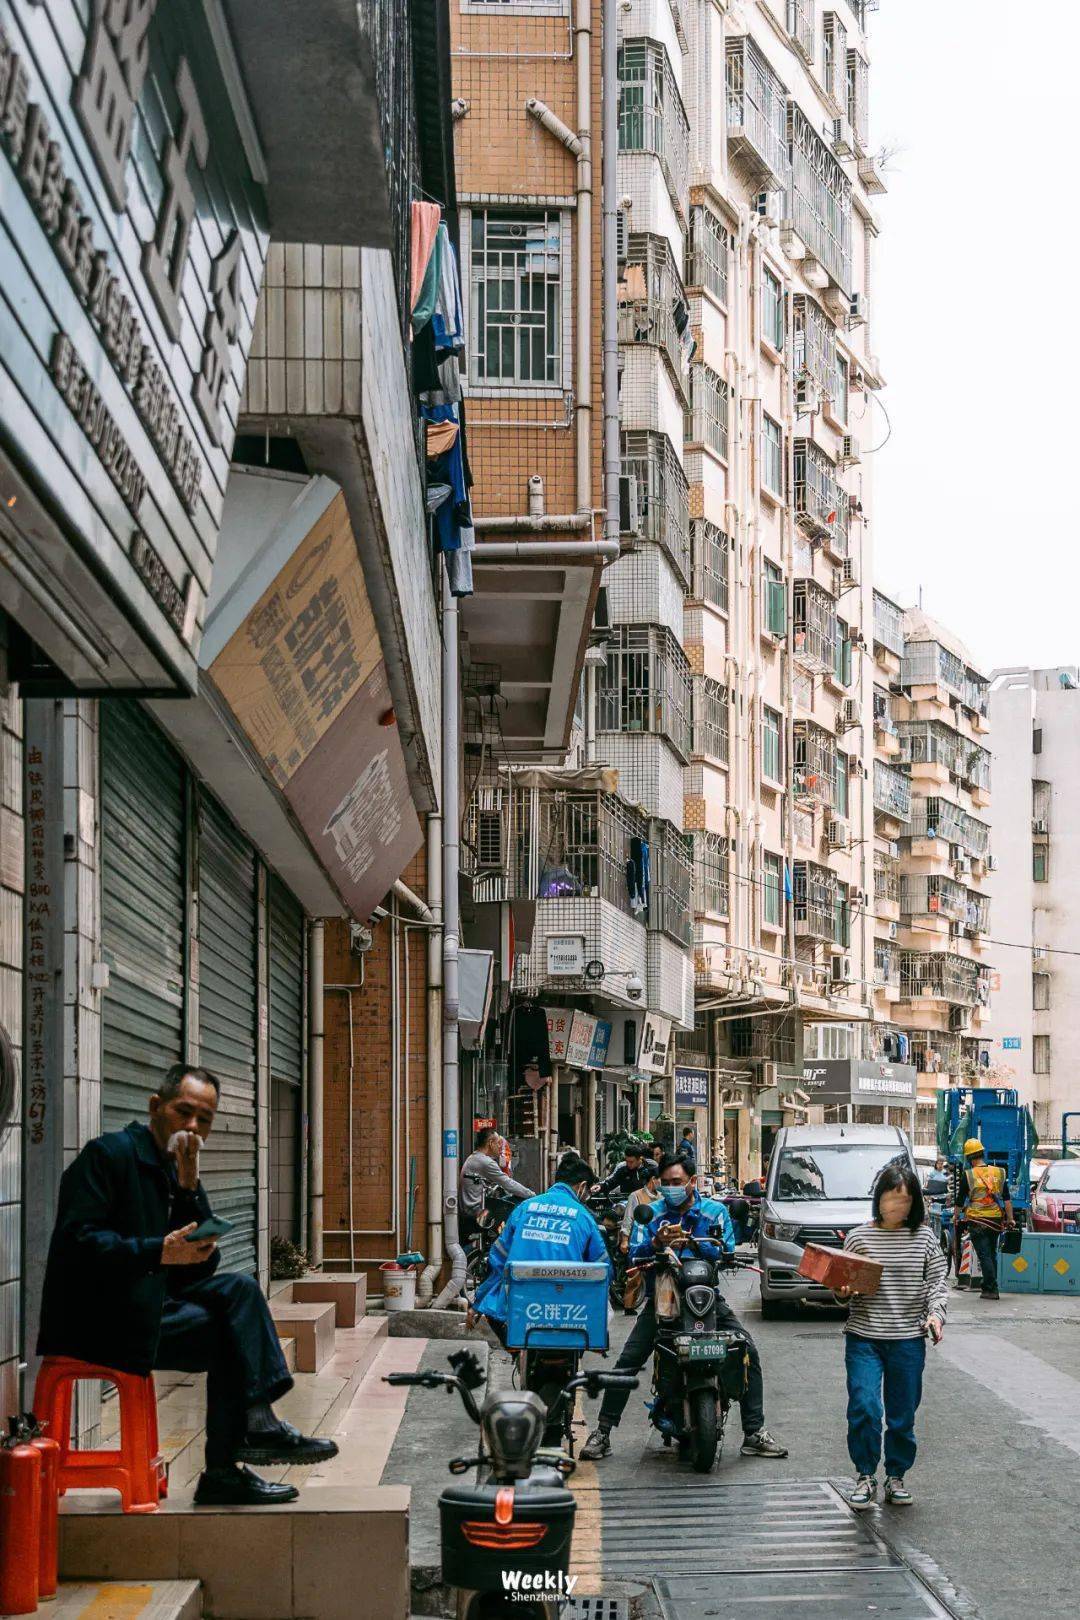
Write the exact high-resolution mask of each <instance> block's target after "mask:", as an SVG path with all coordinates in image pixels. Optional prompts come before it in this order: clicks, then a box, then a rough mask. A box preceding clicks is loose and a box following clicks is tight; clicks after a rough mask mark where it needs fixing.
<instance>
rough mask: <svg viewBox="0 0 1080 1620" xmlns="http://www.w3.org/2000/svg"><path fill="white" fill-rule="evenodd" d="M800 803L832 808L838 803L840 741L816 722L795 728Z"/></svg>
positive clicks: (799, 723)
mask: <svg viewBox="0 0 1080 1620" xmlns="http://www.w3.org/2000/svg"><path fill="white" fill-rule="evenodd" d="M794 748H795V757H794V788H795V797H796V799H799V800H803V801H809V802H810V803H813V804H820V805H824V806H826V807H828V808H831V807H832V806H833V804H834V803H835V799H836V769H837V765H836V737H835V736H834V734H833V733H832V732H831V731H826V730H825V728H824V726H819V725H818V724H817V722H816V721H814V720H796V721H795V726H794Z"/></svg>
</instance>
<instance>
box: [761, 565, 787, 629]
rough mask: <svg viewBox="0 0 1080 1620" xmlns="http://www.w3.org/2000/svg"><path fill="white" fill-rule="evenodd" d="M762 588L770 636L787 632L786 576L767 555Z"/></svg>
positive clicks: (764, 614)
mask: <svg viewBox="0 0 1080 1620" xmlns="http://www.w3.org/2000/svg"><path fill="white" fill-rule="evenodd" d="M762 589H763V591H764V593H765V601H764V612H763V615H762V617H763V620H764V624H765V629H766V630H767V631H768V633H769V635H770V636H782V635H785V634H786V633H787V591H786V589H785V587H784V576H783V574H782V573H781V571H780V569H779V568H778V567H777V566H776V564H775V563H774V562H770V561H769V559H768V558H767V557H766V559H765V568H764V578H763V580H762Z"/></svg>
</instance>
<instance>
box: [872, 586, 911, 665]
mask: <svg viewBox="0 0 1080 1620" xmlns="http://www.w3.org/2000/svg"><path fill="white" fill-rule="evenodd" d="M874 640H875V641H876V642H878V643H879V644H880V645H881V646H882V647H885V648H886V649H887V650H888V651H889V652H891V653H895V654H896V656H897V658H903V656H904V610H903V608H899V607H897V605H896V603H895V602H890V601H889V598H888V597H887V596H882V594H881V592H880V591H875V592H874Z"/></svg>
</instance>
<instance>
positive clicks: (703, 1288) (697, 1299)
mask: <svg viewBox="0 0 1080 1620" xmlns="http://www.w3.org/2000/svg"><path fill="white" fill-rule="evenodd" d="M683 1297H684V1299H685V1300H686V1303H687V1305H688V1306H689V1307H690V1310H691V1311H692V1312H693V1313H694V1315H695V1316H707V1315H708V1314H709V1312H710V1311H711V1310H712V1307H713V1301H714V1300H715V1298H716V1290H715V1289H714V1288H709V1287H708V1286H707V1285H706V1284H705V1283H694V1284H693V1285H692V1286H691V1287H690V1288H688V1289H687V1290H686V1293H685V1295H684V1296H683Z"/></svg>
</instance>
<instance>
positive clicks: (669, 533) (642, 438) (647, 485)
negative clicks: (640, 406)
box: [622, 428, 690, 586]
mask: <svg viewBox="0 0 1080 1620" xmlns="http://www.w3.org/2000/svg"><path fill="white" fill-rule="evenodd" d="M622 470H623V476H624V477H630V478H633V480H634V482H635V486H636V489H637V500H638V512H639V515H640V523H641V527H640V535H641V537H642V538H644V539H646V540H651V541H652V542H653V544H654V545H657V546H659V547H660V549H661V551H663V553H664V555H665V556H666V557H667V559H668V561H669V562H670V563H671V566H672V568H674V570H675V572H676V574H677V575H678V576H679V580H680V583H681V584H682V585H684V586H686V585H688V584H689V583H690V486H689V485H688V484H687V482H686V474H685V473H684V472H683V470H682V467H681V466H680V464H679V458H678V456H677V455H676V453H675V447H674V445H673V444H672V442H671V440H670V439H669V438H668V436H667V434H666V433H655V432H652V431H651V430H648V429H644V428H635V429H631V430H629V431H628V432H625V433H624V434H623V435H622Z"/></svg>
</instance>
